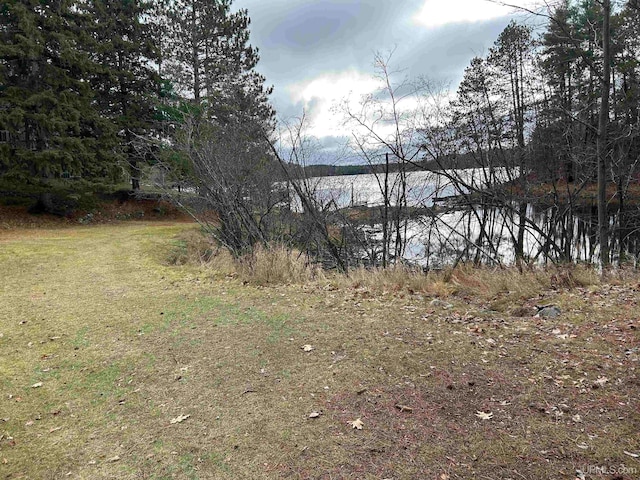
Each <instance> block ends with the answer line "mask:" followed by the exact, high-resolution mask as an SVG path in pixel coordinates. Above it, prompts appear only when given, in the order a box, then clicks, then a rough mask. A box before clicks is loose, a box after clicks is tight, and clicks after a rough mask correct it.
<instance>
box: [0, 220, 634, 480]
mask: <svg viewBox="0 0 640 480" xmlns="http://www.w3.org/2000/svg"><path fill="white" fill-rule="evenodd" d="M192 228H193V226H191V225H190V224H186V223H176V224H171V223H153V222H148V223H139V222H131V223H122V224H118V225H98V226H82V227H80V226H79V227H75V226H65V227H64V228H56V227H55V226H48V225H47V226H44V227H42V228H35V229H34V228H31V229H16V228H13V229H6V230H2V231H0V269H1V272H2V277H1V278H2V280H1V281H0V477H2V478H6V479H18V478H31V479H64V478H71V479H171V478H178V479H216V478H221V479H224V478H229V479H262V478H265V479H268V478H291V479H307V478H309V479H311V478H317V479H341V478H342V479H378V480H380V479H394V480H400V479H436V480H447V479H469V478H479V479H508V478H510V479H531V480H533V479H536V480H539V479H543V478H554V479H570V480H573V479H575V478H585V479H590V478H607V479H613V478H617V479H625V480H626V479H637V478H640V456H639V455H640V371H639V370H638V368H639V367H640V365H639V363H638V360H639V358H640V348H639V345H640V333H639V332H638V329H639V328H640V310H639V306H638V300H639V294H638V289H639V287H640V284H639V283H638V282H639V281H640V277H638V276H635V275H634V274H632V273H631V274H625V275H624V276H620V275H616V276H615V278H614V279H613V280H611V281H608V282H599V281H582V282H567V281H564V280H563V279H562V278H559V277H558V275H556V274H554V275H551V274H549V276H548V277H549V278H547V279H546V280H545V282H541V283H540V285H536V286H531V285H526V288H522V285H520V284H518V283H517V282H518V280H517V278H516V280H513V281H511V282H504V279H503V280H502V282H503V284H504V285H502V286H500V287H499V288H494V289H491V288H487V286H486V283H487V282H490V281H491V280H490V279H491V278H492V277H491V276H490V275H488V274H487V273H486V272H484V273H483V275H484V276H483V277H482V279H476V280H474V276H473V275H474V274H473V273H469V274H467V277H465V278H462V277H459V278H458V279H457V280H456V279H455V278H454V279H453V280H451V279H449V280H448V282H449V283H448V284H447V285H448V286H446V288H445V287H443V286H442V285H440V287H438V288H431V289H430V288H425V289H423V290H416V289H415V288H386V286H385V285H375V284H371V283H369V284H368V283H366V282H363V281H356V280H350V279H344V278H342V279H341V278H338V277H331V276H327V277H323V279H318V280H316V281H313V282H308V283H306V284H303V285H275V286H257V285H253V284H252V283H251V282H249V283H247V282H246V281H243V279H242V278H240V277H238V275H236V274H234V273H233V272H230V271H229V270H228V268H226V267H225V268H223V267H222V266H221V265H220V266H218V265H216V262H217V258H216V257H214V258H213V259H212V260H211V261H210V262H209V263H208V264H206V265H199V264H193V263H187V264H185V265H175V262H169V261H168V259H171V258H175V257H176V251H177V250H180V249H182V248H184V244H183V242H182V240H181V238H183V237H182V236H181V235H183V234H184V231H185V230H188V229H192ZM218 267H219V268H218ZM478 275H480V274H478ZM500 275H501V274H500V273H499V272H498V273H495V276H496V278H498V277H500ZM512 275H513V277H510V278H515V277H517V274H512ZM500 278H502V277H500ZM487 279H489V280H487ZM520 281H521V282H524V283H526V282H527V281H529V280H527V278H524V277H523V279H522V280H520ZM524 283H523V284H524ZM541 285H542V286H541ZM436 293H439V294H440V295H441V298H440V299H438V300H437V301H433V300H434V295H435V294H436ZM548 303H554V304H557V305H558V306H559V307H560V308H561V311H562V313H561V315H560V317H558V318H539V317H534V316H533V313H535V308H534V305H536V304H538V305H540V304H548ZM357 427H361V428H357ZM577 470H579V472H577V473H576V471H577Z"/></svg>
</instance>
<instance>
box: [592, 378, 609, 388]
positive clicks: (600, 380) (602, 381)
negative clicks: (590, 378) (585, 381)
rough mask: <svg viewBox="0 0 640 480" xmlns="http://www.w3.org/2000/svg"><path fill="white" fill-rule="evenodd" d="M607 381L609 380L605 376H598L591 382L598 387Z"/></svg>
mask: <svg viewBox="0 0 640 480" xmlns="http://www.w3.org/2000/svg"><path fill="white" fill-rule="evenodd" d="M608 381H609V379H608V378H607V377H600V378H598V379H597V380H596V381H595V382H593V383H594V384H595V385H598V386H600V387H604V384H605V383H607V382H608Z"/></svg>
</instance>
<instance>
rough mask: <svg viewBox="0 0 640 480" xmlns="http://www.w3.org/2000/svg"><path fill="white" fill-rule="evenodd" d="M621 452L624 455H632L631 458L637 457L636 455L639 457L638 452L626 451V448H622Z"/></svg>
mask: <svg viewBox="0 0 640 480" xmlns="http://www.w3.org/2000/svg"><path fill="white" fill-rule="evenodd" d="M622 453H624V454H625V455H629V456H630V457H633V458H638V457H640V454H638V453H631V452H627V451H626V450H624V451H623V452H622Z"/></svg>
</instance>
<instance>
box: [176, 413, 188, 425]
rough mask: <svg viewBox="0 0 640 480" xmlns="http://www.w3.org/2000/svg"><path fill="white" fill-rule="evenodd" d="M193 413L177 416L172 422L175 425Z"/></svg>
mask: <svg viewBox="0 0 640 480" xmlns="http://www.w3.org/2000/svg"><path fill="white" fill-rule="evenodd" d="M190 416H191V415H179V416H177V417H176V418H172V419H171V424H172V425H174V424H176V423H182V422H184V421H185V420H186V419H187V418H189V417H190Z"/></svg>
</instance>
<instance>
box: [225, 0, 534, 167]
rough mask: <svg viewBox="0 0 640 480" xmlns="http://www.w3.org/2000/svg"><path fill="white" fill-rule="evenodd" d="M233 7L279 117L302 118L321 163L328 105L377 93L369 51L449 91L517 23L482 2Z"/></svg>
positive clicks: (331, 1) (348, 0) (256, 0)
mask: <svg viewBox="0 0 640 480" xmlns="http://www.w3.org/2000/svg"><path fill="white" fill-rule="evenodd" d="M508 3H510V4H513V5H520V6H525V7H530V6H531V5H532V0H509V2H508ZM240 8H246V9H248V11H249V17H250V18H251V26H250V30H251V40H250V41H251V44H252V45H253V46H254V47H257V48H258V49H259V52H260V63H259V64H258V67H257V70H258V71H259V72H260V73H262V74H263V75H264V76H265V77H266V83H267V85H273V86H274V93H273V94H272V96H271V100H272V104H273V105H274V107H275V108H276V111H277V114H278V117H279V118H281V119H289V118H294V117H299V116H300V115H301V114H302V112H303V111H304V112H305V114H306V117H307V118H308V119H309V121H310V129H309V132H308V133H310V134H311V135H313V136H315V137H317V138H318V141H319V144H320V145H321V146H322V148H323V149H324V150H325V151H326V152H329V153H327V156H326V158H328V159H329V161H331V159H330V156H331V153H330V152H332V151H335V150H336V146H337V145H339V144H341V143H344V135H345V129H344V126H343V124H342V118H341V117H340V116H339V115H338V114H336V113H335V106H336V105H337V104H340V103H341V102H344V99H345V98H350V99H352V100H353V99H357V98H360V97H361V96H362V95H366V94H368V93H371V92H373V91H374V90H375V89H376V88H377V86H378V83H377V82H376V80H375V78H374V76H373V75H374V67H373V63H374V55H375V53H376V52H380V53H382V54H383V55H387V54H388V53H390V52H393V55H392V57H391V60H390V66H391V68H392V69H393V70H401V71H402V73H401V75H402V76H403V78H409V79H415V78H418V77H420V76H423V77H425V78H427V79H429V81H430V82H432V83H433V84H435V85H442V88H443V89H445V90H451V91H455V89H456V88H457V85H458V83H459V82H460V80H461V79H462V75H463V72H464V69H465V67H467V66H468V64H469V62H470V60H471V59H472V58H473V57H474V56H482V55H485V54H486V53H487V51H488V49H489V48H490V47H491V45H492V44H493V43H494V41H495V40H496V38H497V37H498V35H499V34H500V32H501V31H502V30H503V29H504V27H506V26H507V24H508V23H509V21H510V20H511V19H513V18H515V19H516V20H523V19H524V17H523V13H522V12H521V11H520V12H519V11H517V10H514V9H513V8H510V7H504V6H501V5H498V4H496V3H494V2H492V1H490V0H391V1H389V0H236V1H235V2H234V3H233V9H236V10H237V9H240ZM321 157H322V156H321ZM323 158H324V157H323ZM346 162H347V163H353V162H351V161H346Z"/></svg>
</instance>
